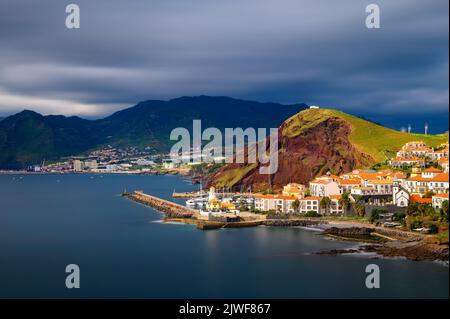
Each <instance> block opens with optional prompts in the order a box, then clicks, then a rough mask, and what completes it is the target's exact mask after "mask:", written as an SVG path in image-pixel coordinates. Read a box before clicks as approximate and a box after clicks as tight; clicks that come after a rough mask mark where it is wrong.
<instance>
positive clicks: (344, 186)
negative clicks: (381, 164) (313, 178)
mask: <svg viewBox="0 0 450 319" xmlns="http://www.w3.org/2000/svg"><path fill="white" fill-rule="evenodd" d="M337 183H338V187H339V190H340V193H341V194H343V193H350V192H351V190H352V188H354V187H358V186H361V185H362V181H361V179H360V178H348V179H344V178H340V179H338V181H337Z"/></svg>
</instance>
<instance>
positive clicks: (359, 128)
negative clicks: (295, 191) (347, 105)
mask: <svg viewBox="0 0 450 319" xmlns="http://www.w3.org/2000/svg"><path fill="white" fill-rule="evenodd" d="M330 117H334V118H339V119H342V120H344V121H345V122H346V123H348V124H349V125H350V127H351V129H352V131H351V134H350V136H349V139H350V141H351V142H352V143H353V144H354V146H355V147H357V148H358V149H359V150H360V151H361V152H363V153H366V154H368V155H370V156H372V157H373V158H374V159H375V160H376V161H377V162H384V161H386V160H387V159H389V158H391V157H393V156H395V153H396V152H397V151H398V150H399V149H400V148H401V147H402V146H403V145H404V144H405V143H407V142H410V141H413V140H421V141H424V142H425V143H427V144H428V145H429V146H433V147H436V146H437V145H439V144H440V143H442V142H444V141H446V140H447V137H446V136H445V135H424V134H408V133H405V132H399V131H396V130H393V129H390V128H387V127H384V126H381V125H378V124H376V123H374V122H370V121H367V120H364V119H362V118H359V117H356V116H353V115H350V114H347V113H344V112H341V111H337V110H331V109H307V110H304V111H302V112H300V113H298V114H296V115H294V116H292V117H291V118H289V119H288V120H287V121H286V125H285V126H284V130H283V132H282V133H283V135H285V136H287V137H290V138H292V137H295V136H298V135H300V134H302V133H303V132H305V131H306V130H308V129H309V128H312V127H315V126H317V125H318V124H319V123H321V122H323V121H325V120H327V119H329V118H330Z"/></svg>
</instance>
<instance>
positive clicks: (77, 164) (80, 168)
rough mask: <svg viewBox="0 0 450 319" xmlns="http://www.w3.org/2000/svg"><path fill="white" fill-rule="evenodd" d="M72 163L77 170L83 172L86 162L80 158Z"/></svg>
mask: <svg viewBox="0 0 450 319" xmlns="http://www.w3.org/2000/svg"><path fill="white" fill-rule="evenodd" d="M72 165H73V170H74V171H75V172H82V171H83V169H84V164H83V162H82V161H80V160H74V161H73V163H72Z"/></svg>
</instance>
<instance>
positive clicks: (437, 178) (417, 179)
mask: <svg viewBox="0 0 450 319" xmlns="http://www.w3.org/2000/svg"><path fill="white" fill-rule="evenodd" d="M407 180H408V181H415V182H448V173H440V174H437V175H436V176H434V177H428V178H427V177H422V176H414V177H410V178H408V179H407Z"/></svg>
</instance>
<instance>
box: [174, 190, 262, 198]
mask: <svg viewBox="0 0 450 319" xmlns="http://www.w3.org/2000/svg"><path fill="white" fill-rule="evenodd" d="M207 194H208V193H207V192H199V191H197V192H173V193H172V197H173V198H193V197H201V196H205V195H207ZM217 195H222V196H225V197H231V196H246V197H248V196H254V195H255V194H254V193H239V192H235V193H232V192H217Z"/></svg>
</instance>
